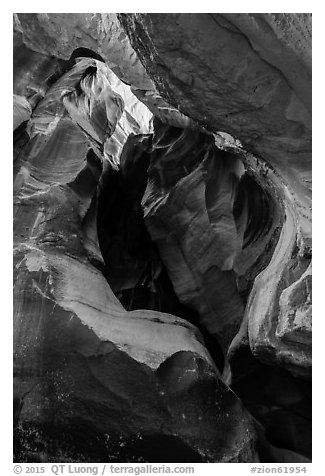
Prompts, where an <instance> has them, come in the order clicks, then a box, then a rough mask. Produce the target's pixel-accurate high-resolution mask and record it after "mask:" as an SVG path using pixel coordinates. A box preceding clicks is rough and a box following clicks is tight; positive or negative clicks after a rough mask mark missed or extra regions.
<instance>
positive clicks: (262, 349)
mask: <svg viewBox="0 0 325 476" xmlns="http://www.w3.org/2000/svg"><path fill="white" fill-rule="evenodd" d="M119 18H120V20H121V23H122V24H123V26H124V28H125V29H126V31H127V33H128V35H129V37H130V40H131V43H132V45H133V47H134V48H135V49H136V51H137V52H138V54H139V56H140V58H141V60H142V62H143V64H144V66H145V67H146V69H147V71H148V73H149V75H150V77H151V78H152V79H153V80H154V81H155V83H156V86H157V88H158V90H159V91H160V93H161V94H162V96H163V97H164V98H165V99H166V100H167V101H168V102H169V103H171V104H172V105H174V106H176V107H178V108H179V109H180V110H181V111H182V112H183V113H185V114H187V115H188V116H190V117H191V118H193V119H195V120H197V121H198V122H199V123H200V124H202V125H203V126H205V127H206V128H208V129H210V130H212V131H218V130H221V131H225V132H228V133H230V134H232V135H233V136H234V137H236V138H237V139H240V141H241V142H242V144H243V145H244V147H245V148H246V149H248V150H250V151H251V152H253V153H254V154H256V155H257V156H259V157H261V158H262V159H263V161H265V162H266V164H268V165H269V166H271V168H272V170H274V172H275V174H276V175H277V176H278V177H279V184H278V189H279V190H280V191H281V194H282V195H284V197H285V198H284V202H285V221H284V224H283V229H282V232H281V236H280V239H279V243H278V246H277V249H276V251H275V254H274V256H273V259H272V261H271V263H270V265H269V266H268V267H267V268H266V270H265V271H264V272H263V274H261V275H260V276H259V278H258V279H257V280H256V281H255V284H254V288H253V291H252V294H251V296H250V300H249V303H248V306H247V309H246V313H247V319H248V321H249V324H248V334H249V341H250V346H251V349H252V352H253V353H254V355H255V356H256V357H257V358H258V359H261V360H262V361H265V362H267V363H275V362H276V363H277V364H279V365H283V366H285V367H287V368H289V369H290V370H292V371H294V372H296V373H297V374H299V375H305V376H307V375H310V358H311V354H310V332H311V324H310V312H311V311H310V303H311V294H310V268H309V262H310V257H311V208H310V207H311V188H310V183H311V182H310V181H311V115H310V97H311V15H308V14H199V15H198V14H120V15H119ZM203 91H204V93H202V92H203ZM307 282H308V285H307ZM298 290H299V291H298ZM298 294H299V296H305V297H306V299H304V298H302V300H303V303H302V302H301V300H300V298H298V299H297V296H298ZM294 296H296V298H295V297H294ZM289 316H290V317H289ZM302 316H304V317H302Z"/></svg>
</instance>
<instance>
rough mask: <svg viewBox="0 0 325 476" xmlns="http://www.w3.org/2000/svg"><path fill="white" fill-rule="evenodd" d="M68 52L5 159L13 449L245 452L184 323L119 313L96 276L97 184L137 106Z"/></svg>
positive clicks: (194, 334) (28, 456)
mask: <svg viewBox="0 0 325 476" xmlns="http://www.w3.org/2000/svg"><path fill="white" fill-rule="evenodd" d="M74 63H75V64H74V65H71V66H72V67H71V69H70V70H68V71H66V72H65V74H64V75H63V76H62V77H60V78H59V79H57V81H55V83H54V84H53V85H52V86H51V87H50V88H49V89H48V90H47V91H46V93H45V96H44V99H42V100H41V101H40V102H39V103H38V104H37V106H36V108H35V109H34V110H33V113H32V116H31V119H30V120H29V124H28V134H29V140H28V142H27V144H26V145H25V146H23V147H22V150H21V153H20V155H19V157H18V159H17V164H16V168H17V170H18V172H17V174H16V177H15V214H14V217H15V223H14V225H15V226H14V234H15V252H14V270H15V272H14V274H15V291H14V303H15V311H14V395H15V401H14V407H15V424H16V425H17V424H18V427H17V428H16V430H15V458H16V459H17V460H20V461H21V460H23V461H39V460H41V461H62V460H63V461H71V460H73V461H80V460H81V461H107V460H109V461H225V462H228V461H229V462H237V461H247V460H249V461H258V460H259V457H258V455H257V451H256V433H255V430H254V426H253V421H252V419H251V417H250V415H249V414H248V412H247V411H246V410H245V409H244V407H243V405H242V403H241V402H240V400H239V399H238V398H237V397H236V395H235V394H234V393H233V392H232V391H231V390H230V389H229V388H227V387H226V386H225V384H224V383H223V382H222V381H221V380H220V378H219V373H218V371H217V369H216V366H215V363H214V362H213V360H212V358H211V356H210V354H209V352H208V351H207V349H206V348H205V346H204V343H203V338H202V336H201V335H200V332H199V331H198V329H197V328H196V327H195V326H193V325H192V324H190V323H189V322H188V321H186V320H184V319H181V318H179V317H176V316H174V315H171V314H166V313H163V312H157V311H150V310H146V309H143V310H132V311H126V309H125V308H124V307H123V305H122V304H121V303H120V301H119V300H118V299H117V298H116V296H115V295H114V294H113V292H112V290H111V288H110V286H109V284H108V282H107V280H106V279H105V277H104V275H105V263H104V260H103V258H102V254H101V251H100V248H99V243H98V235H97V208H98V207H97V200H98V197H99V198H100V194H98V193H97V190H98V184H99V182H100V180H101V176H102V173H103V170H104V171H105V170H106V171H107V170H110V171H111V173H113V174H114V173H118V170H117V169H119V161H120V158H119V155H120V152H121V150H122V147H123V145H124V143H125V142H126V140H127V138H128V137H129V136H130V135H131V136H132V134H134V133H136V134H139V133H140V134H141V133H142V135H144V136H146V135H147V136H148V134H149V132H150V131H151V113H150V112H149V111H148V109H147V108H146V107H145V106H144V105H143V104H142V103H139V102H138V101H137V99H136V98H135V97H134V96H132V94H131V92H130V90H129V87H127V86H124V85H122V84H121V83H120V81H119V80H118V79H117V78H116V77H115V75H114V73H113V72H111V71H110V70H109V68H108V67H107V66H106V65H104V64H103V63H101V62H99V60H96V59H93V58H81V59H76V60H75V61H74ZM141 137H142V136H141ZM122 164H123V153H122ZM122 168H123V167H122ZM129 185H131V184H129ZM99 190H100V189H99ZM102 205H103V204H102ZM107 206H108V207H109V204H107ZM109 263H110V261H109V259H108V260H107V264H108V266H109ZM106 274H107V273H106ZM108 277H109V273H108ZM218 405H219V407H218V408H219V409H217V407H216V406H218ZM62 434H64V435H65V436H64V438H63V440H62ZM225 434H227V435H229V436H228V437H227V438H225V437H224V435H225ZM81 435H82V436H81ZM175 448H177V452H176V450H175Z"/></svg>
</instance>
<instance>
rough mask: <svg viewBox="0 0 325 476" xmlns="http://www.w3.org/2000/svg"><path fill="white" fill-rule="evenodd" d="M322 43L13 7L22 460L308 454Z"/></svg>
mask: <svg viewBox="0 0 325 476" xmlns="http://www.w3.org/2000/svg"><path fill="white" fill-rule="evenodd" d="M310 40H311V15H309V14H216V13H215V14H214V13H213V14H183V13H181V14H111V13H110V14H104V13H101V14H98V13H85V14H80V13H78V14H77V13H76V14H72V13H71V14H53V13H52V14H47V13H35V14H15V15H14V90H13V92H14V108H13V116H14V124H13V128H14V193H15V197H14V204H15V208H14V279H15V282H14V428H15V429H14V439H15V442H14V452H15V460H16V461H29V462H37V461H53V462H59V461H119V462H128V461H131V462H132V461H140V462H141V461H142V462H144V461H151V462H168V461H169V462H258V461H267V462H291V463H292V462H304V461H309V458H311V436H310V431H311V424H310V421H311V415H310V401H311V400H310V398H311V388H310V382H309V379H310V376H311V121H310V117H311V116H310V112H311V111H310V108H311V106H310V104H311V101H310V100H311V45H310ZM62 435H65V436H64V438H62Z"/></svg>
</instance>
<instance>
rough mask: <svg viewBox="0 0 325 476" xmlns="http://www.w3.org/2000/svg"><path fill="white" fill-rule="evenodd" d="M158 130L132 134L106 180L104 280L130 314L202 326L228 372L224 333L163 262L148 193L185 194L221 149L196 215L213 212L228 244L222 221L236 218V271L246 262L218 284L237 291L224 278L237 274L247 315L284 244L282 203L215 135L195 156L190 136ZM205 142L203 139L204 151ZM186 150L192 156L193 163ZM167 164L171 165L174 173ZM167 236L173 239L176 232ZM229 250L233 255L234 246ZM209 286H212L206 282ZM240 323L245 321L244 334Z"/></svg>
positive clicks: (158, 126)
mask: <svg viewBox="0 0 325 476" xmlns="http://www.w3.org/2000/svg"><path fill="white" fill-rule="evenodd" d="M154 125H155V127H154V134H147V135H138V136H137V135H131V136H129V137H128V139H127V141H126V143H125V145H124V147H123V149H122V152H121V156H120V164H119V167H118V169H117V170H116V169H113V168H112V167H111V166H110V165H106V166H105V170H104V172H103V174H102V176H101V179H100V184H99V188H98V190H99V191H98V210H97V232H98V241H99V246H100V249H101V253H102V256H103V259H104V262H105V267H104V269H103V274H104V275H105V278H106V279H107V281H108V283H109V285H110V287H111V289H112V290H113V292H114V294H115V295H116V296H117V298H118V299H119V300H120V302H121V304H122V305H123V306H124V307H125V309H126V310H128V311H130V310H136V309H149V310H155V311H160V312H164V313H169V314H172V315H176V316H178V317H181V318H183V319H185V320H187V321H189V322H190V323H192V324H194V325H195V326H196V327H198V329H199V330H200V332H201V334H202V336H203V338H204V342H205V345H206V348H207V349H208V351H209V353H210V355H211V356H212V358H213V360H214V362H215V364H216V366H217V367H218V369H219V371H220V373H222V372H223V370H224V367H225V363H226V359H227V356H226V353H225V350H224V348H223V347H222V344H221V341H222V339H221V340H220V336H218V334H217V333H214V332H211V331H210V326H209V323H208V325H206V324H205V322H204V319H203V320H202V319H201V318H200V308H199V307H198V306H196V305H195V302H194V303H191V302H184V300H182V299H180V298H179V296H178V294H177V292H176V290H175V285H174V283H173V271H170V269H169V268H168V260H167V262H166V261H165V260H164V259H163V258H162V256H161V250H162V249H161V246H160V243H159V240H158V241H157V240H155V239H153V236H155V235H154V234H153V235H152V233H150V224H149V229H148V223H147V222H146V219H145V216H144V215H145V211H144V200H145V195H147V194H148V187H150V186H152V182H153V181H156V182H157V181H161V183H162V184H163V185H162V188H163V189H168V187H170V184H172V185H173V186H175V188H177V186H178V184H179V183H181V182H180V181H182V179H184V178H185V180H186V177H187V176H189V175H191V173H193V174H195V173H196V170H197V169H199V168H200V167H201V166H202V159H203V162H204V160H207V159H206V158H207V155H208V154H211V150H212V151H213V156H212V158H210V159H209V158H208V160H210V165H208V167H210V169H211V167H212V166H213V167H214V171H213V172H212V173H210V174H209V181H208V183H207V185H206V190H207V191H206V193H205V202H204V203H198V210H197V211H194V213H201V212H204V209H202V208H201V209H200V207H203V206H205V207H206V209H207V213H208V217H209V226H211V227H212V228H213V232H214V233H215V235H216V236H218V235H219V236H220V235H221V239H222V238H223V237H222V233H224V231H225V230H224V224H223V223H221V227H220V229H218V224H219V223H220V216H221V219H222V214H223V213H227V214H228V217H227V220H228V222H229V221H230V220H233V225H231V226H232V228H231V232H232V233H233V236H232V240H233V241H234V242H236V248H235V252H234V253H233V255H234V256H233V268H235V267H236V266H237V263H238V269H239V272H238V273H236V272H235V271H228V270H225V271H222V270H221V271H219V272H218V275H217V280H216V275H215V276H214V279H215V282H214V286H215V289H214V290H213V292H214V294H218V293H220V292H221V293H222V292H223V291H222V289H223V288H224V287H225V286H226V287H227V286H229V285H228V284H227V281H226V285H225V284H224V283H223V279H224V276H225V277H226V280H228V281H229V278H228V276H229V273H230V272H231V273H233V275H234V281H233V283H234V284H232V282H231V284H230V285H231V286H233V291H231V292H232V293H234V294H235V293H236V295H235V299H236V300H237V301H241V302H242V303H243V304H242V310H241V312H242V314H241V316H240V317H242V315H243V312H244V306H245V305H246V302H247V298H248V296H249V293H250V290H251V288H252V285H253V282H254V279H255V277H256V275H257V274H258V273H259V272H260V271H261V270H262V269H263V268H264V267H266V266H267V264H268V261H269V259H270V258H271V256H272V250H273V249H274V247H275V245H276V240H273V241H272V240H271V237H272V234H273V231H274V229H275V228H276V227H275V224H274V223H273V221H272V212H273V210H274V208H275V207H276V205H275V204H274V202H273V199H272V197H271V196H270V195H269V194H268V193H267V192H265V191H264V190H263V188H262V187H261V186H260V185H259V184H258V183H257V182H256V181H255V180H254V179H253V177H252V176H250V175H248V174H247V173H245V170H244V165H243V163H242V162H241V161H240V159H238V157H237V156H236V155H234V153H231V152H229V153H228V152H225V151H221V150H218V149H216V148H215V147H213V146H212V143H211V138H210V136H209V135H208V134H202V133H200V134H199V137H196V138H195V144H194V147H193V141H192V142H191V143H190V147H191V152H190V153H189V150H190V149H189V145H188V144H187V139H188V137H189V131H187V130H183V129H179V128H175V127H170V126H166V125H163V124H162V123H160V121H158V120H157V119H156V118H155V120H154ZM198 139H199V140H200V139H201V140H202V139H203V146H202V144H201V143H200V142H199V140H198ZM193 150H194V154H193V152H192V151H193ZM161 151H163V152H162V153H161ZM184 151H185V154H187V156H189V157H190V158H189V159H188V161H187V164H185V165H184ZM157 152H158V154H159V155H158V156H157ZM191 154H192V155H191ZM169 155H171V156H172V160H170V158H169ZM180 159H183V160H180ZM212 160H214V163H212ZM164 161H167V162H168V168H167V167H166V166H165V164H164ZM180 163H181V164H182V165H181V167H180V166H179V164H180ZM200 163H201V165H200ZM210 172H211V170H210ZM152 177H153V178H152ZM209 190H211V192H209ZM226 200H228V201H229V203H228V202H226ZM255 210H256V212H255ZM213 220H215V221H216V223H217V224H216V225H215V224H214V222H213ZM228 222H227V223H226V226H227V225H228ZM165 232H166V229H165V230H164V233H165ZM227 232H228V230H227V229H226V233H227ZM167 233H169V234H170V236H171V235H172V233H173V231H172V230H170V232H167ZM226 239H227V237H226ZM270 240H271V241H272V242H271V243H270ZM250 247H252V248H253V251H252V252H250V251H249V248H250ZM266 248H269V253H268V255H267V257H266V258H265V256H264V257H263V259H260V261H259V254H262V252H264V250H265V249H266ZM225 250H226V252H228V251H229V250H228V248H227V247H226V248H225ZM242 250H243V251H244V253H246V256H244V257H242V256H241V253H242ZM247 250H248V252H247ZM221 260H222V257H221ZM236 260H237V261H236ZM256 263H258V265H256ZM218 279H219V282H218ZM201 285H202V286H203V287H204V286H205V283H204V281H203V282H202V284H201ZM209 285H210V283H208V286H209ZM210 286H211V285H210ZM219 286H220V289H221V291H219ZM208 292H210V290H208ZM185 301H186V300H185ZM208 304H209V303H208ZM227 304H229V303H227ZM214 314H215V320H217V319H218V309H215V313H214ZM240 324H241V322H239V323H238V326H237V328H239V325H240ZM234 336H235V334H233V335H232V336H230V340H231V339H232V338H233V337H234Z"/></svg>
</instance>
